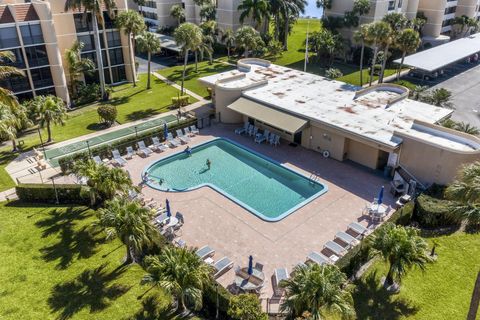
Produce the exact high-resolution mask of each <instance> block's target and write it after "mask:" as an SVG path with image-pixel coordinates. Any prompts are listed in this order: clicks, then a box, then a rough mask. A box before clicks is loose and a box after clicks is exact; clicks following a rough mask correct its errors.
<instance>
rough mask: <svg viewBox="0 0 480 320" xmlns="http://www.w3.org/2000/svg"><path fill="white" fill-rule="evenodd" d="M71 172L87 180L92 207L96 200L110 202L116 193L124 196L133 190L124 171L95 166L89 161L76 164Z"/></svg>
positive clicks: (99, 165)
mask: <svg viewBox="0 0 480 320" xmlns="http://www.w3.org/2000/svg"><path fill="white" fill-rule="evenodd" d="M73 172H74V173H75V174H76V175H77V176H79V177H85V178H87V185H88V187H89V188H90V204H91V205H92V206H93V205H95V203H96V202H97V200H98V199H102V200H110V199H113V197H114V196H115V195H116V194H117V193H123V194H125V193H126V192H128V190H131V189H132V188H133V185H132V180H131V179H130V177H129V175H128V173H127V172H126V171H124V170H122V169H120V168H109V167H107V166H105V165H103V164H97V163H95V161H93V160H91V159H89V160H87V161H79V162H76V163H75V165H74V167H73Z"/></svg>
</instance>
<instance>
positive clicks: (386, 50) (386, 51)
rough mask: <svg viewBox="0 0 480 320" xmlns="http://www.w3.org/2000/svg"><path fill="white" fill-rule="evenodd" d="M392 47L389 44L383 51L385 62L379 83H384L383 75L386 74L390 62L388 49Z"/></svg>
mask: <svg viewBox="0 0 480 320" xmlns="http://www.w3.org/2000/svg"><path fill="white" fill-rule="evenodd" d="M389 47H390V44H387V45H386V46H385V50H384V51H383V52H384V53H383V55H384V57H383V62H382V69H381V70H380V77H379V79H378V83H383V75H384V74H385V67H386V66H387V60H388V49H389Z"/></svg>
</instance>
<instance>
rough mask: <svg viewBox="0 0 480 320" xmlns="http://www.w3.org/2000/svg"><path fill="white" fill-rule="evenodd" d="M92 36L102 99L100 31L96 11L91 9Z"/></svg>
mask: <svg viewBox="0 0 480 320" xmlns="http://www.w3.org/2000/svg"><path fill="white" fill-rule="evenodd" d="M92 23H93V37H94V39H95V55H96V56H97V64H98V77H99V79H100V92H101V96H102V100H103V99H104V98H105V74H104V73H103V57H102V50H101V47H100V32H99V30H98V21H97V16H96V12H94V11H92Z"/></svg>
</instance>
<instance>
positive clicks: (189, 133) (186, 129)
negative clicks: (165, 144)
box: [183, 127, 194, 137]
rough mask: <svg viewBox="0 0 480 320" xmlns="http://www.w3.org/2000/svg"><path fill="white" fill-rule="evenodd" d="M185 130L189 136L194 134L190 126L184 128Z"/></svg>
mask: <svg viewBox="0 0 480 320" xmlns="http://www.w3.org/2000/svg"><path fill="white" fill-rule="evenodd" d="M183 131H185V134H186V135H187V136H188V137H191V136H194V134H193V133H192V132H191V131H190V128H189V127H185V128H183Z"/></svg>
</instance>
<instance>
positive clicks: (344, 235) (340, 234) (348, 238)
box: [335, 231, 358, 247]
mask: <svg viewBox="0 0 480 320" xmlns="http://www.w3.org/2000/svg"><path fill="white" fill-rule="evenodd" d="M337 238H338V239H340V240H341V241H343V242H345V243H346V244H348V245H349V246H350V247H351V246H353V245H355V244H356V243H357V242H358V240H357V239H355V238H354V237H352V236H351V235H349V234H348V233H346V232H343V231H340V232H337V234H336V235H335V239H337Z"/></svg>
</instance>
